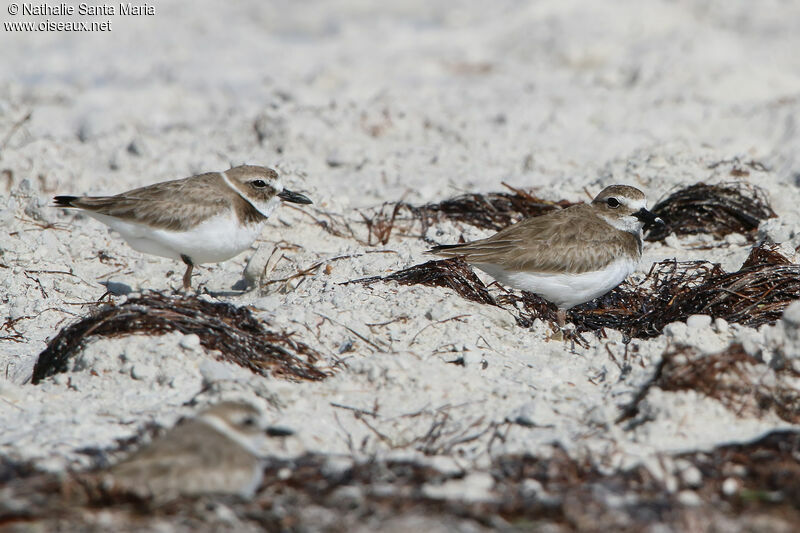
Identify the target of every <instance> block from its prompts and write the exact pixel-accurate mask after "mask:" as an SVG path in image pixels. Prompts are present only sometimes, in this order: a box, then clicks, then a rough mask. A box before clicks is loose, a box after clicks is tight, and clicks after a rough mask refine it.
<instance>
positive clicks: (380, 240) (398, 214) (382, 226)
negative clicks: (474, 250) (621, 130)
mask: <svg viewBox="0 0 800 533" xmlns="http://www.w3.org/2000/svg"><path fill="white" fill-rule="evenodd" d="M503 185H505V186H506V187H507V188H508V189H509V190H510V191H511V192H495V193H487V194H462V195H460V196H456V197H454V198H450V199H447V200H444V201H443V202H438V203H430V204H425V205H421V206H415V205H412V204H409V203H407V202H391V203H385V204H383V205H382V206H380V207H378V208H376V209H373V210H372V211H371V212H369V213H366V214H365V213H361V216H362V218H363V220H364V223H365V224H366V226H367V230H368V232H369V236H368V238H367V244H370V245H374V244H386V243H387V242H389V238H390V237H391V235H392V233H393V232H394V233H397V234H401V235H407V236H408V235H414V234H416V235H425V233H426V232H427V230H428V228H429V227H430V226H432V225H433V224H435V223H437V222H440V221H442V220H451V221H453V222H461V223H464V224H469V225H471V226H475V227H478V228H484V229H491V230H495V231H497V230H501V229H503V228H505V227H506V226H510V225H511V224H514V223H516V222H519V221H520V220H522V219H523V218H529V217H536V216H540V215H544V214H547V213H549V212H551V211H556V210H558V209H563V208H565V207H569V206H570V205H574V204H573V203H572V202H568V201H566V200H561V201H558V202H551V201H549V200H543V199H541V198H538V197H536V196H533V195H532V194H530V193H529V192H526V191H524V190H521V189H515V188H513V187H511V186H510V185H507V184H505V183H504V184H503ZM416 228H418V229H416Z"/></svg>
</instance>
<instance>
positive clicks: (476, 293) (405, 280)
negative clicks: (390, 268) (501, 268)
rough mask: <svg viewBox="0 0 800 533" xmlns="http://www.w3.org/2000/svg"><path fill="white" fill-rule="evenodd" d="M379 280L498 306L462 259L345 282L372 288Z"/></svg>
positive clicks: (431, 262) (442, 261) (426, 264)
mask: <svg viewBox="0 0 800 533" xmlns="http://www.w3.org/2000/svg"><path fill="white" fill-rule="evenodd" d="M379 281H396V282H397V283H400V284H401V285H426V286H428V287H447V288H448V289H452V290H454V291H456V292H457V293H458V294H459V295H460V296H461V297H462V298H466V299H467V300H471V301H473V302H478V303H482V304H488V305H497V303H496V302H495V300H494V298H492V295H491V294H489V290H488V289H487V288H486V285H484V284H483V282H482V281H481V280H480V278H478V276H476V275H475V272H473V271H472V269H471V268H470V266H469V265H468V264H467V263H465V262H464V260H462V259H443V260H438V261H428V262H427V263H423V264H421V265H416V266H413V267H410V268H406V269H405V270H401V271H399V272H395V273H394V274H390V275H388V276H386V277H380V276H376V277H372V278H363V279H357V280H353V281H349V282H345V283H361V284H364V285H371V284H373V283H376V282H379Z"/></svg>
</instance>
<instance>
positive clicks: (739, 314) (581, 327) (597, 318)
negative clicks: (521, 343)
mask: <svg viewBox="0 0 800 533" xmlns="http://www.w3.org/2000/svg"><path fill="white" fill-rule="evenodd" d="M776 248H777V247H776V246H775V245H771V244H766V243H762V244H761V245H759V246H756V247H754V248H753V249H752V251H751V252H750V255H749V257H748V258H747V260H746V261H745V262H744V264H743V265H742V268H741V269H740V270H738V271H736V272H731V273H728V272H725V271H724V270H722V268H721V267H720V266H719V265H718V264H715V263H710V262H707V261H688V262H677V261H661V262H658V263H655V264H654V265H653V266H652V268H651V269H650V272H649V273H648V274H647V276H646V277H645V279H644V280H643V281H641V282H640V283H633V282H624V283H622V284H621V285H620V286H619V287H617V288H615V289H614V290H612V291H611V292H609V293H608V294H606V295H605V296H602V297H600V298H598V299H596V300H593V301H591V302H588V303H586V304H583V305H580V306H577V307H574V308H572V309H571V310H570V311H569V312H568V321H569V322H571V323H572V324H574V325H575V328H576V330H575V331H576V332H577V333H579V334H580V333H582V332H599V331H600V330H602V329H603V328H610V329H616V330H618V331H621V332H622V333H624V334H625V335H627V336H629V337H634V338H651V337H656V336H658V335H660V334H661V332H662V331H663V329H664V327H665V326H666V325H667V324H670V323H672V322H676V321H684V320H686V318H688V317H689V315H693V314H707V315H710V316H712V317H714V318H724V319H725V320H727V321H728V322H730V323H738V324H743V325H745V326H750V327H759V326H761V325H763V324H772V323H774V322H775V321H776V320H777V319H778V318H780V316H781V314H782V313H783V310H784V309H785V308H786V307H787V306H788V305H789V304H790V303H791V302H792V301H794V300H797V299H800V265H796V264H791V263H790V262H789V261H788V260H787V259H786V258H785V257H783V256H782V255H781V254H780V253H779V252H777V250H776ZM379 281H396V282H398V283H401V284H404V285H416V284H421V285H427V286H434V287H448V288H451V289H453V290H454V291H456V292H457V293H458V294H459V295H461V296H462V297H463V298H465V299H467V300H471V301H474V302H478V303H482V304H489V305H498V306H500V307H503V308H506V309H508V310H509V311H511V312H512V313H513V314H514V315H515V316H516V318H517V323H518V324H519V325H520V326H522V327H526V328H527V327H530V326H531V325H532V324H533V322H534V320H535V319H537V318H539V319H541V320H544V321H549V322H551V323H555V319H556V308H555V306H554V305H552V304H550V303H548V302H546V301H544V300H543V299H541V298H539V297H538V296H536V295H533V294H529V293H524V292H523V293H505V294H501V295H499V296H498V297H497V298H493V297H492V295H491V294H490V293H489V291H488V290H487V288H486V286H485V285H484V284H483V283H482V282H481V281H480V279H478V278H477V276H475V274H474V272H472V271H471V270H470V268H469V266H468V265H466V264H465V263H464V262H463V261H462V260H460V259H447V260H440V261H429V262H427V263H423V264H421V265H416V266H413V267H410V268H408V269H405V270H401V271H400V272H396V273H394V274H391V275H389V276H386V277H382V278H381V277H373V278H366V279H361V280H355V282H359V283H363V284H366V285H371V284H373V283H376V282H379Z"/></svg>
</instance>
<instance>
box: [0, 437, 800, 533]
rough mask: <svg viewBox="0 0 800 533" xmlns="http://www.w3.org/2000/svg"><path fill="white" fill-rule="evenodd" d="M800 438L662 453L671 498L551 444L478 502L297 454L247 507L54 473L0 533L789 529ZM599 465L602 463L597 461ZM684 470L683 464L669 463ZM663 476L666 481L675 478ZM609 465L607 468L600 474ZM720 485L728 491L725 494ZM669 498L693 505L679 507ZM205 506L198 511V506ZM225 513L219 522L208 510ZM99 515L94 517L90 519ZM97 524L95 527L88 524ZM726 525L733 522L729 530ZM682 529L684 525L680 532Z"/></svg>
mask: <svg viewBox="0 0 800 533" xmlns="http://www.w3.org/2000/svg"><path fill="white" fill-rule="evenodd" d="M798 455H800V433H799V432H797V431H795V430H785V431H774V432H772V433H769V434H767V435H765V436H764V437H762V438H760V439H759V440H757V441H754V442H750V443H743V444H731V445H724V446H719V447H716V448H714V449H711V450H708V451H702V452H688V453H682V454H678V455H672V456H671V457H670V459H672V460H671V461H667V462H665V464H666V465H670V464H675V465H678V464H689V465H693V466H694V467H695V468H697V469H698V470H699V471H700V473H701V475H700V476H699V477H698V478H696V479H697V480H696V481H695V480H693V479H694V478H685V477H684V476H680V475H676V476H675V478H676V479H677V482H678V489H679V490H678V491H676V490H674V488H673V489H669V487H668V485H667V483H665V481H664V476H663V475H658V476H656V475H653V474H652V473H651V472H650V471H649V470H648V469H647V468H646V467H645V466H643V465H641V464H640V465H637V466H634V467H631V468H619V469H614V470H611V469H610V468H609V466H608V458H607V457H602V456H598V455H596V454H587V455H585V456H584V457H583V458H581V459H576V458H574V457H571V456H570V454H569V453H567V451H566V450H565V449H564V448H563V447H561V446H559V445H557V444H554V445H551V446H550V450H548V451H547V452H546V453H543V454H542V455H541V456H533V455H527V454H525V455H523V454H519V455H517V454H514V455H512V454H503V455H499V456H493V457H492V459H491V463H490V466H489V472H488V473H489V475H491V477H492V480H493V482H494V483H493V486H492V487H491V490H490V491H489V492H487V494H486V498H480V499H476V498H472V497H469V496H468V495H466V494H465V495H463V496H460V495H459V494H458V493H457V492H455V491H453V490H448V491H447V492H448V493H449V494H450V496H449V497H442V496H438V497H437V496H436V495H435V491H432V490H431V489H435V488H436V487H442V486H446V485H447V484H457V483H460V482H463V479H464V477H465V476H466V475H467V474H469V473H470V472H469V471H468V470H466V469H465V470H459V469H452V470H448V471H442V470H440V469H437V468H436V467H435V466H433V465H432V464H430V463H427V464H426V463H420V462H416V461H414V460H402V459H381V458H378V457H374V458H372V459H370V460H366V461H356V460H354V461H353V462H352V463H351V464H350V465H342V463H341V458H339V459H338V461H339V462H338V463H337V464H336V467H335V468H331V466H332V465H331V462H330V461H331V458H330V457H326V456H323V455H319V454H311V453H308V454H305V455H301V456H298V457H295V458H291V459H285V458H278V457H269V458H267V460H266V464H265V468H264V479H263V481H262V483H261V486H260V487H259V489H258V493H257V495H256V496H255V498H254V499H253V500H252V501H243V500H242V499H240V498H224V497H220V496H209V497H207V498H201V499H200V501H198V499H195V498H184V499H178V500H176V501H175V502H173V503H171V504H170V505H165V506H160V507H155V508H154V507H152V506H147V505H141V504H140V505H137V502H133V501H131V500H130V498H126V497H125V496H126V495H111V497H109V495H108V494H102V495H101V496H102V498H98V497H97V493H96V492H95V491H87V490H86V486H81V485H77V486H74V484H73V486H69V481H61V480H59V479H58V477H57V476H56V475H54V474H50V473H44V474H41V475H37V476H29V477H27V478H25V479H20V480H15V481H14V482H13V483H12V484H7V485H5V486H3V484H2V483H0V489H2V490H3V491H4V492H3V494H4V495H5V496H6V498H5V499H3V500H1V501H0V528H2V526H6V525H11V526H12V527H14V526H20V525H23V526H38V529H56V528H60V529H63V528H64V527H65V526H66V527H67V528H68V529H75V530H77V529H80V530H90V531H99V530H100V528H99V527H98V526H97V524H98V523H100V524H102V527H103V528H105V529H108V528H109V524H113V529H114V530H116V531H140V530H143V529H152V528H153V527H155V526H156V525H160V526H163V525H164V524H176V523H178V524H180V525H181V526H183V527H185V528H191V529H193V530H203V531H205V530H218V529H223V528H225V527H227V528H230V526H231V524H232V523H233V524H235V525H236V526H237V528H238V529H263V530H268V531H306V530H308V531H349V530H354V529H358V528H359V526H360V527H361V528H364V527H367V528H368V529H370V530H376V531H378V530H383V529H392V530H395V529H397V530H399V529H402V527H398V524H400V525H405V526H409V525H412V524H413V525H414V526H416V527H417V528H420V527H424V526H427V525H433V524H435V525H436V526H437V527H438V528H439V529H448V530H463V529H469V530H474V531H496V530H511V529H514V530H517V529H519V530H526V531H527V530H547V531H551V530H552V531H604V530H605V531H615V532H616V531H619V532H631V533H632V532H637V531H647V530H650V529H653V528H654V527H656V525H657V526H658V527H661V528H666V529H669V530H675V531H684V530H686V529H687V527H686V526H687V524H697V523H700V524H717V523H720V524H731V527H729V528H728V529H730V530H731V531H768V530H769V531H792V530H794V529H796V527H795V528H793V526H794V525H795V524H796V523H797V522H798V520H800V512H798V508H800V506H799V505H798V502H800V463H798V461H797V457H798ZM601 465H603V466H601ZM678 468H684V467H678ZM678 468H676V469H675V471H674V474H680V470H678ZM610 470H611V471H610ZM728 480H732V481H734V482H735V483H734V485H735V487H736V490H734V491H731V490H729V489H728V490H726V489H725V484H726V483H727V484H730V483H729V481H728ZM680 491H691V492H692V494H693V495H695V496H696V501H693V502H692V503H684V500H682V498H681V494H680ZM204 503H205V504H207V505H203V504H204ZM220 504H223V505H225V508H226V514H225V516H224V517H220V514H219V511H218V508H219V505H220ZM100 513H102V515H101V514H100ZM100 516H102V517H103V519H102V521H100V519H99V517H100ZM733 526H736V527H733ZM689 529H690V530H693V529H692V528H689Z"/></svg>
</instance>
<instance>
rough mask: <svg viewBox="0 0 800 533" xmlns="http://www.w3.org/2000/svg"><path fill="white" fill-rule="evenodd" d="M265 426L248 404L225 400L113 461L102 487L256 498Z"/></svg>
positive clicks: (161, 494) (167, 496) (159, 494)
mask: <svg viewBox="0 0 800 533" xmlns="http://www.w3.org/2000/svg"><path fill="white" fill-rule="evenodd" d="M267 431H268V430H267V424H266V420H265V418H264V416H263V414H262V413H261V412H260V411H259V410H258V409H256V408H255V407H253V406H252V405H250V404H247V403H244V402H223V403H220V404H217V405H215V406H213V407H211V408H210V409H208V410H206V411H204V412H202V413H201V414H200V415H199V416H197V417H196V418H193V419H189V420H186V421H184V422H182V423H180V424H178V425H177V426H175V427H174V428H172V429H171V430H169V431H168V432H167V433H166V434H164V435H163V436H162V437H160V438H157V439H155V440H154V441H153V442H152V443H150V444H149V445H147V446H145V447H144V448H142V449H140V450H139V451H137V452H134V453H133V454H132V455H131V456H130V457H128V458H127V459H125V460H123V461H122V462H120V463H118V464H116V465H114V466H113V467H111V468H110V469H109V471H108V473H107V474H106V475H105V476H103V477H104V479H103V485H104V486H106V487H107V488H113V489H115V490H122V491H130V492H132V493H133V494H136V495H138V496H139V497H142V498H153V499H155V500H158V501H165V500H171V499H174V498H176V497H179V496H198V495H202V494H234V495H238V496H240V497H242V498H252V496H253V495H254V494H255V491H256V490H257V489H258V486H259V485H260V483H261V479H262V476H263V464H262V459H261V456H262V455H263V454H264V451H265V447H266V441H267V438H268V435H267Z"/></svg>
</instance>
